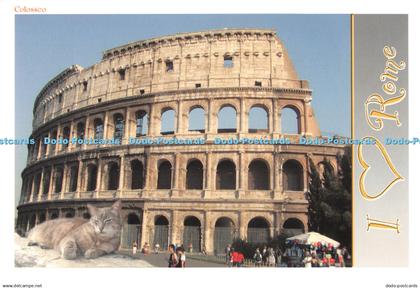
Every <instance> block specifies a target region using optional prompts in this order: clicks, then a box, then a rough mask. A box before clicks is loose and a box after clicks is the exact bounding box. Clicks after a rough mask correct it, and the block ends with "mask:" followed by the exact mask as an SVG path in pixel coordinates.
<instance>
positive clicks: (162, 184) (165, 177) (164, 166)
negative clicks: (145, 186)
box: [157, 161, 172, 189]
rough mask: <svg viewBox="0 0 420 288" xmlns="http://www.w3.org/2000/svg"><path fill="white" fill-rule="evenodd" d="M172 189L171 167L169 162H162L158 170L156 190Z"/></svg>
mask: <svg viewBox="0 0 420 288" xmlns="http://www.w3.org/2000/svg"><path fill="white" fill-rule="evenodd" d="M171 188H172V165H171V163H170V162H169V161H163V162H162V163H160V165H159V168H158V183H157V189H171Z"/></svg>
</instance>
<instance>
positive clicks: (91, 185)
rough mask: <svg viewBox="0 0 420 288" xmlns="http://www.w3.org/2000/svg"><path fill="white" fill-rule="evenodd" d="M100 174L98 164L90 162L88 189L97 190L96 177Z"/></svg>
mask: <svg viewBox="0 0 420 288" xmlns="http://www.w3.org/2000/svg"><path fill="white" fill-rule="evenodd" d="M97 176H98V166H96V164H93V163H90V164H88V166H87V185H86V191H95V190H96V179H97Z"/></svg>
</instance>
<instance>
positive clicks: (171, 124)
mask: <svg viewBox="0 0 420 288" xmlns="http://www.w3.org/2000/svg"><path fill="white" fill-rule="evenodd" d="M175 116H176V112H175V109H173V108H171V107H165V108H163V109H162V112H161V115H160V134H161V135H171V134H174V133H175V123H176V121H175Z"/></svg>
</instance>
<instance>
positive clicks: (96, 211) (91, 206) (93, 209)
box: [87, 204, 98, 216]
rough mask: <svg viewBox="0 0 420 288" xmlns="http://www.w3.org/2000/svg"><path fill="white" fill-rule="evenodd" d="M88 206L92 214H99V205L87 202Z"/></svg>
mask: <svg viewBox="0 0 420 288" xmlns="http://www.w3.org/2000/svg"><path fill="white" fill-rule="evenodd" d="M87 208H88V211H89V214H90V216H94V215H96V214H98V207H95V206H93V205H91V204H87Z"/></svg>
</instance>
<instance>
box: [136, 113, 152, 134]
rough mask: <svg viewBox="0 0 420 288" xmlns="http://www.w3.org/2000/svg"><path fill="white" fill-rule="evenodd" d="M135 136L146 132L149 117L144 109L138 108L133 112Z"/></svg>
mask: <svg viewBox="0 0 420 288" xmlns="http://www.w3.org/2000/svg"><path fill="white" fill-rule="evenodd" d="M135 117H136V118H135V123H136V137H141V136H144V135H146V134H147V133H148V123H149V117H148V114H147V112H146V111H145V110H143V109H140V110H137V111H136V112H135Z"/></svg>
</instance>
